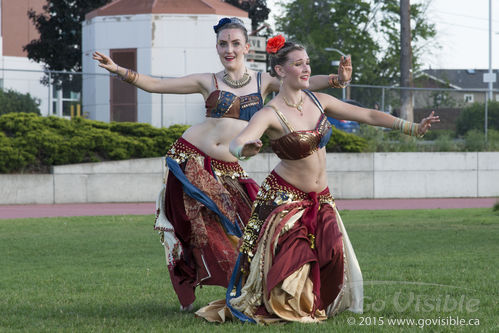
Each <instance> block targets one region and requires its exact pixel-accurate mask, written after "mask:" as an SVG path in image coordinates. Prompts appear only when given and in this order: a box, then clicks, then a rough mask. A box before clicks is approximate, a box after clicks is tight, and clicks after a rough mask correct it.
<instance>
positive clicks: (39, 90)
mask: <svg viewBox="0 0 499 333" xmlns="http://www.w3.org/2000/svg"><path fill="white" fill-rule="evenodd" d="M109 76H110V74H104V73H103V74H100V73H81V72H64V71H37V70H24V69H0V88H2V89H4V90H8V89H11V90H14V91H17V92H20V93H24V94H26V93H29V94H30V95H31V96H32V97H34V98H35V99H36V100H37V101H38V102H39V108H40V112H41V114H42V115H44V116H48V115H55V116H59V117H67V118H70V117H75V116H83V117H89V114H88V112H86V110H85V105H83V103H82V101H83V90H84V89H87V91H85V93H86V94H90V95H92V94H96V93H97V92H95V91H94V90H93V88H94V87H93V82H96V81H97V80H108V78H109ZM86 80H88V82H87V84H85V81H86ZM48 82H51V84H48ZM109 89H112V87H110V88H109ZM402 90H410V91H411V93H412V101H413V110H414V120H415V121H419V120H420V119H422V118H423V117H425V116H426V115H428V114H429V113H430V112H431V111H432V110H435V112H436V114H437V115H439V116H440V118H441V123H439V124H436V125H435V126H434V129H435V130H439V129H445V130H451V131H455V129H456V120H457V118H458V117H459V114H460V113H461V111H462V110H463V109H464V108H466V107H467V106H469V105H471V104H472V103H482V104H483V112H484V114H485V115H487V111H488V110H487V108H488V98H487V97H488V94H489V91H488V90H487V89H450V88H438V87H431V88H401V87H395V86H376V85H362V84H352V85H350V86H349V87H347V88H345V89H343V90H334V91H333V90H328V92H329V93H331V94H332V95H334V96H336V97H338V98H341V99H347V100H354V101H356V102H357V103H359V104H360V105H363V106H365V107H367V108H374V109H378V110H380V111H383V112H387V113H390V114H393V115H394V116H400V105H401V92H402ZM492 99H493V100H496V101H499V90H497V89H496V90H493V92H492ZM86 100H92V98H90V99H89V98H87V99H86ZM138 103H140V101H138ZM158 103H159V104H161V115H162V117H166V116H167V115H165V114H164V112H163V104H164V102H163V95H161V97H160V98H159V100H158ZM100 106H101V107H103V108H108V109H109V104H107V105H100ZM137 107H138V108H140V107H142V106H141V105H137ZM484 119H485V120H484V127H483V128H484V131H485V133H486V132H487V128H488V124H487V119H488V117H487V116H485V117H484ZM163 123H164V121H163V120H161V124H163Z"/></svg>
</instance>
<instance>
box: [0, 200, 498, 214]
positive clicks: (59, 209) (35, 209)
mask: <svg viewBox="0 0 499 333" xmlns="http://www.w3.org/2000/svg"><path fill="white" fill-rule="evenodd" d="M497 201H499V199H497V198H444V199H442V198H438V199H375V200H373V199H359V200H336V205H337V207H338V209H339V210H347V209H348V210H360V209H367V210H377V209H438V208H440V209H445V208H483V207H485V208H486V207H492V206H493V205H494V204H495V203H496V202H497ZM154 210H155V204H154V203H149V202H148V203H91V204H56V205H0V219H14V218H31V217H57V216H99V215H147V214H154Z"/></svg>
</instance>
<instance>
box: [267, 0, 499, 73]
mask: <svg viewBox="0 0 499 333" xmlns="http://www.w3.org/2000/svg"><path fill="white" fill-rule="evenodd" d="M281 1H282V2H286V1H288V0H267V5H268V6H269V8H270V9H271V11H272V12H271V14H270V15H271V16H272V15H273V14H274V13H278V12H279V11H278V9H279V6H278V5H277V4H278V3H279V2H281ZM310 1H312V0H310ZM345 1H348V0H345ZM428 1H429V0H411V4H412V3H420V2H428ZM427 14H428V20H430V21H431V22H432V23H434V24H435V27H436V29H437V36H436V37H435V38H436V39H437V42H438V44H439V45H440V48H439V49H438V48H431V49H429V50H428V51H429V52H428V53H426V54H424V55H423V57H422V59H421V60H422V63H423V69H427V68H433V69H488V67H489V0H431V1H430V5H429V8H428V11H427ZM270 21H271V22H273V20H272V19H271V20H270ZM491 59H492V68H493V69H498V68H499V0H492V58H491ZM353 60H354V61H355V59H353Z"/></svg>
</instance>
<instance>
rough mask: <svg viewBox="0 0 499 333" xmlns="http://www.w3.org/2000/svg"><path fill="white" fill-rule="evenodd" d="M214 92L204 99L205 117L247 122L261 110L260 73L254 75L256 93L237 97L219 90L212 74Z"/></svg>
mask: <svg viewBox="0 0 499 333" xmlns="http://www.w3.org/2000/svg"><path fill="white" fill-rule="evenodd" d="M213 80H214V81H215V87H216V90H215V91H213V92H212V93H211V94H210V95H209V96H208V98H207V99H206V117H208V118H235V119H241V120H246V121H249V120H250V119H251V117H252V116H253V115H254V114H255V113H256V112H257V111H258V110H260V109H261V108H263V98H262V94H261V91H260V85H261V80H262V73H260V72H258V73H257V75H256V81H257V87H258V91H257V92H256V93H253V94H249V95H245V96H237V95H234V94H233V93H231V92H229V91H224V90H219V89H218V82H217V78H216V76H215V74H213Z"/></svg>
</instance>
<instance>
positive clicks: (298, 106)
mask: <svg viewBox="0 0 499 333" xmlns="http://www.w3.org/2000/svg"><path fill="white" fill-rule="evenodd" d="M282 98H283V99H284V103H286V105H287V106H290V107H292V108H295V109H297V110H298V111H299V112H300V114H301V115H302V116H303V95H300V100H299V101H298V103H290V102H289V101H288V99H287V98H286V97H284V96H282Z"/></svg>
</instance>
